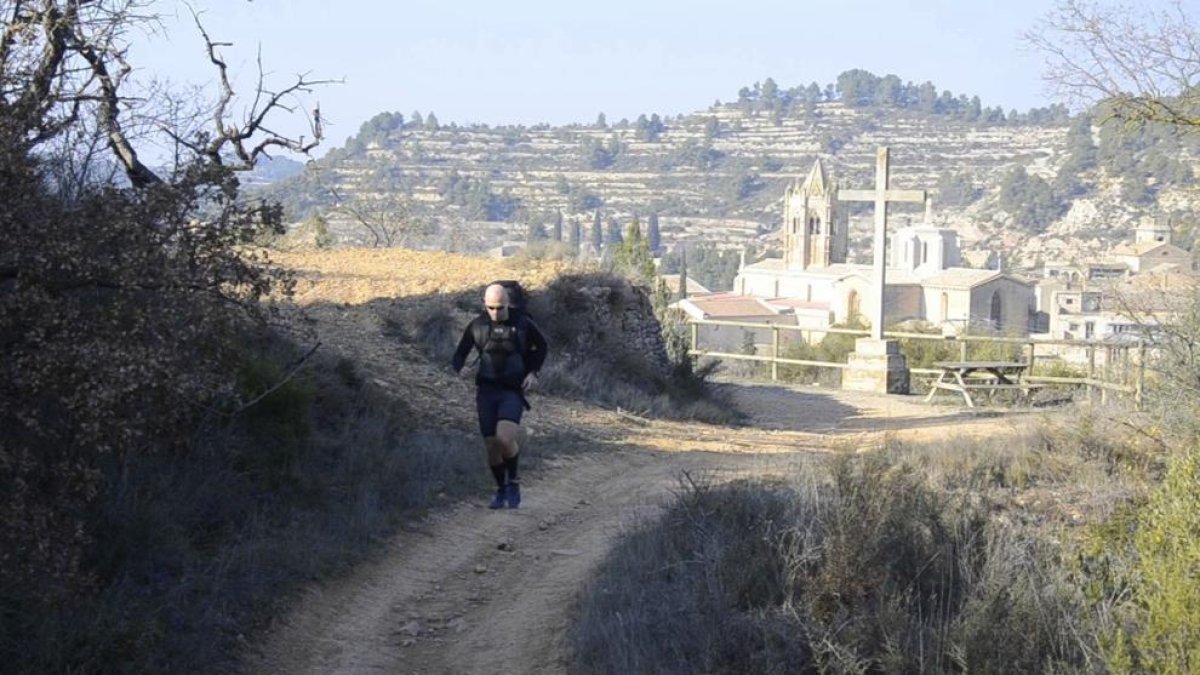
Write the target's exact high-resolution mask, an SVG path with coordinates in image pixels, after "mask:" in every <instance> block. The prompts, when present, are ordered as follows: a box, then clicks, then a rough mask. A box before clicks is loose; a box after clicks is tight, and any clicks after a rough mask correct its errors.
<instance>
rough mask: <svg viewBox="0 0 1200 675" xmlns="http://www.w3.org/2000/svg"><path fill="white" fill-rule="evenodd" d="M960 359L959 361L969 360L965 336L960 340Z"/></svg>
mask: <svg viewBox="0 0 1200 675" xmlns="http://www.w3.org/2000/svg"><path fill="white" fill-rule="evenodd" d="M958 360H959V361H966V360H967V341H966V339H965V338H964V339H961V340H959V342H958Z"/></svg>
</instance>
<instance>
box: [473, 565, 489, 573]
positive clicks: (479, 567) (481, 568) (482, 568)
mask: <svg viewBox="0 0 1200 675" xmlns="http://www.w3.org/2000/svg"><path fill="white" fill-rule="evenodd" d="M487 571H488V568H487V565H476V566H475V574H487Z"/></svg>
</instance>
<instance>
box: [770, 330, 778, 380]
mask: <svg viewBox="0 0 1200 675" xmlns="http://www.w3.org/2000/svg"><path fill="white" fill-rule="evenodd" d="M771 381H772V382H777V381H779V326H776V325H774V324H772V325H771Z"/></svg>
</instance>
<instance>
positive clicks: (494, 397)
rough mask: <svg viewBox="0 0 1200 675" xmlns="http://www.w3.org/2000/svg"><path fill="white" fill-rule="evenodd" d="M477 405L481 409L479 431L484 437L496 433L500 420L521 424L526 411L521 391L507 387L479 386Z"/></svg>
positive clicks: (476, 396)
mask: <svg viewBox="0 0 1200 675" xmlns="http://www.w3.org/2000/svg"><path fill="white" fill-rule="evenodd" d="M475 407H476V408H478V409H479V433H481V434H483V437H484V438H487V437H489V436H495V435H496V425H497V424H498V423H499V422H500V420H508V421H509V422H512V423H514V424H520V423H521V413H523V412H525V406H524V404H523V403H522V401H521V394H520V392H518V391H517V390H516V389H509V388H507V387H489V386H486V385H484V386H481V387H479V389H478V390H477V391H476V392H475Z"/></svg>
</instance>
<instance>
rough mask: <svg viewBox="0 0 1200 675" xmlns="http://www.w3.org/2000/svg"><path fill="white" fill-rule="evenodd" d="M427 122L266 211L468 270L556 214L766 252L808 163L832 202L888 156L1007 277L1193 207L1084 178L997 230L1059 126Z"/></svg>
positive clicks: (1172, 197)
mask: <svg viewBox="0 0 1200 675" xmlns="http://www.w3.org/2000/svg"><path fill="white" fill-rule="evenodd" d="M1010 115H1011V114H1010ZM430 117H431V116H430ZM430 122H431V120H429V119H428V118H426V119H425V120H421V119H420V118H419V117H417V118H408V119H406V118H405V116H403V115H399V114H389V113H384V114H381V115H379V116H377V117H376V118H375V119H374V120H372V121H371V122H368V123H367V124H364V125H363V128H362V129H361V130H360V132H359V134H358V135H357V136H356V137H354V138H351V139H348V141H347V143H346V145H345V146H343V147H341V148H336V149H334V150H332V151H331V152H329V154H328V155H326V156H325V157H324V158H322V159H321V160H318V161H315V162H312V163H310V164H309V166H308V167H307V168H306V170H305V171H304V172H303V173H302V174H300V175H298V176H294V177H292V178H290V179H288V180H285V181H282V182H279V183H275V184H274V185H273V186H271V187H269V188H268V194H270V195H272V196H274V197H277V198H280V199H282V200H283V201H284V203H285V205H286V206H287V207H288V208H289V211H290V215H291V217H292V218H293V219H294V220H296V221H300V220H303V219H306V218H311V217H313V216H314V215H320V216H321V217H322V218H324V219H325V220H326V221H328V223H329V225H330V229H331V230H332V232H333V233H334V235H335V238H336V239H337V240H339V241H342V242H346V243H355V242H357V243H364V242H365V243H371V242H370V241H369V239H368V238H367V236H366V229H365V228H364V227H363V224H364V223H374V224H375V225H376V226H379V227H391V228H393V229H394V230H395V231H396V232H399V233H400V234H401V236H399V237H397V239H399V240H401V241H402V242H403V243H405V244H407V245H415V246H419V247H428V248H441V249H449V250H459V251H464V252H478V251H483V250H486V249H489V248H493V247H496V246H498V245H500V244H502V243H504V242H524V241H526V239H527V238H528V232H529V229H530V227H531V224H540V225H541V226H542V227H543V228H545V229H546V231H547V232H552V230H553V223H554V221H555V220H556V219H557V218H558V217H559V216H558V214H560V213H561V214H562V218H563V231H564V234H563V238H564V239H566V238H567V237H568V236H569V231H570V229H571V228H572V227H573V223H575V222H577V223H579V227H580V230H581V235H582V239H583V241H585V242H586V241H588V239H589V236H590V233H591V228H592V224H593V220H594V219H596V218H597V214H599V218H600V219H601V220H602V221H603V223H604V227H608V222H609V221H610V220H612V221H615V222H616V223H619V225H620V227H621V229H624V228H625V226H626V224H627V223H628V222H629V221H630V220H631V219H632V218H633V217H635V216H636V217H639V218H640V219H641V222H642V223H643V224H644V223H645V221H646V217H647V215H648V214H650V213H655V214H657V215H658V218H659V223H660V228H661V232H662V238H663V243H664V245H665V246H668V247H670V246H674V245H676V244H678V243H679V242H710V243H712V244H715V245H716V246H718V247H721V248H732V249H740V248H742V247H744V246H746V245H747V244H756V245H757V248H758V250H760V251H761V250H763V249H764V248H769V247H770V245H771V239H770V236H769V233H770V232H771V231H772V230H774V229H776V228H777V227H778V225H779V222H780V219H781V202H782V195H783V191H784V188H785V187H786V186H787V185H788V184H789V183H791V182H793V181H796V180H797V179H800V178H802V177H803V176H804V175H805V174H807V172H808V170H809V168H810V167H811V166H812V163H813V161H814V160H815V159H817V158H820V159H821V160H822V162H823V163H824V164H825V166H826V167H827V169H828V171H829V173H830V174H831V176H832V177H833V178H834V179H836V180H837V181H839V183H840V184H841V185H843V186H847V187H868V186H870V185H871V184H872V181H873V177H872V171H873V167H874V156H875V151H876V148H877V147H879V146H881V145H887V146H889V147H890V148H891V152H892V158H893V170H892V171H893V173H892V183H893V185H894V186H896V187H901V188H925V189H931V190H933V191H934V198H933V205H934V220H935V222H936V223H938V224H941V225H944V226H949V227H953V228H955V229H957V230H958V231H959V233H960V236H962V238H963V248H964V250H967V251H970V250H973V249H974V250H988V251H994V252H996V253H998V254H1000V256H1001V257H1003V258H1004V259H1005V260H1006V261H1008V263H1009V264H1011V265H1013V266H1031V265H1033V264H1034V263H1035V262H1037V261H1038V260H1040V259H1042V258H1043V257H1045V256H1047V255H1049V256H1053V250H1054V249H1055V248H1056V247H1057V248H1059V249H1061V248H1062V247H1061V244H1062V242H1063V241H1064V240H1069V241H1070V242H1071V248H1072V250H1074V251H1077V252H1078V253H1081V254H1099V253H1103V252H1104V251H1105V250H1107V248H1109V247H1110V246H1112V245H1113V244H1115V243H1117V242H1119V241H1121V240H1123V239H1126V238H1128V236H1129V232H1130V229H1131V227H1132V226H1133V224H1134V223H1136V222H1137V220H1138V219H1139V218H1143V217H1146V216H1161V215H1162V214H1164V213H1171V212H1175V211H1180V210H1183V209H1186V208H1187V206H1188V204H1189V203H1190V197H1189V196H1188V195H1187V194H1186V193H1183V192H1181V191H1180V190H1179V189H1177V188H1173V187H1163V188H1160V189H1159V190H1158V191H1157V192H1156V193H1155V198H1154V200H1153V201H1152V202H1151V203H1144V204H1141V205H1134V204H1129V203H1126V202H1125V201H1123V200H1122V199H1121V198H1120V196H1119V195H1118V194H1117V193H1118V190H1117V188H1118V187H1119V179H1114V178H1111V177H1107V176H1106V174H1105V172H1104V171H1103V170H1101V169H1092V170H1091V171H1090V174H1089V177H1088V178H1087V181H1088V182H1089V183H1090V185H1091V186H1092V187H1091V189H1090V190H1089V191H1087V192H1086V193H1084V194H1081V195H1074V196H1073V197H1072V198H1071V199H1070V200H1069V201H1068V202H1067V206H1066V207H1064V208H1063V209H1062V213H1061V214H1059V215H1058V216H1055V217H1054V219H1053V220H1052V221H1050V222H1022V220H1021V219H1020V218H1019V217H1014V214H1011V213H1008V212H1006V211H1005V210H1004V208H1003V207H1002V205H1001V204H999V203H998V202H999V193H1000V189H1001V186H1002V184H1003V183H1004V181H1005V179H1006V177H1008V176H1009V175H1010V174H1011V173H1012V172H1013V170H1014V169H1015V168H1017V167H1020V168H1022V169H1024V170H1025V171H1026V172H1027V173H1028V174H1029V175H1030V176H1036V177H1040V178H1042V179H1044V180H1045V181H1046V182H1047V183H1050V182H1053V181H1054V180H1055V178H1056V176H1058V174H1059V173H1060V169H1061V168H1062V167H1063V166H1064V164H1065V163H1066V162H1068V161H1069V159H1070V152H1069V147H1068V140H1069V139H1068V127H1069V125H1068V122H1067V121H1066V117H1065V115H1058V116H1042V117H1037V118H1033V119H1030V118H1028V117H1023V116H1015V115H1011V116H1010V120H1009V121H1007V122H1000V123H997V122H995V121H993V122H990V123H984V122H979V121H977V122H967V121H964V120H962V119H959V118H956V117H952V116H945V115H943V116H935V115H928V114H921V113H919V112H917V111H914V110H905V109H903V108H880V107H852V106H847V105H845V104H844V103H842V102H840V101H827V102H822V103H817V104H812V105H808V106H806V107H805V108H804V109H799V108H797V109H793V110H792V111H791V112H789V113H788V114H785V115H779V114H772V113H771V112H770V111H767V110H761V109H756V108H755V107H754V106H748V105H744V104H737V103H727V104H720V103H717V104H714V105H713V106H711V107H710V108H709V109H707V110H704V111H700V112H695V113H691V114H685V115H679V116H676V117H667V118H664V119H659V118H658V116H657V115H655V116H653V117H652V118H651V119H650V120H649V121H647V120H646V119H645V117H644V116H643V117H642V118H640V119H639V120H638V121H637V122H636V123H634V122H628V121H626V120H622V121H620V122H617V123H608V122H605V121H604V120H603V119H598V120H597V121H596V122H594V123H592V124H584V125H571V126H565V127H551V126H549V125H540V126H534V127H495V128H493V127H487V126H486V125H474V126H471V127H460V126H457V125H448V126H442V125H438V124H437V123H436V121H433V122H432V123H430ZM948 182H957V184H959V185H968V186H969V189H970V190H972V191H973V192H974V194H973V196H972V197H971V198H970V199H966V200H964V199H961V198H959V199H955V200H950V199H943V198H942V194H941V190H939V186H944V185H946V184H947V183H948ZM892 213H893V214H895V217H896V218H897V219H898V222H900V223H903V222H905V221H906V220H917V219H920V218H922V217H923V215H922V213H921V211H920V209H919V208H918V207H916V206H911V207H910V206H901V207H896V208H894V210H893V211H892ZM869 220H870V214H869V207H862V208H860V209H859V211H858V212H857V213H853V212H852V220H851V222H852V235H851V236H852V239H851V255H852V256H862V255H865V252H866V250H867V242H868V238H869V236H870V226H869ZM535 226H536V225H535ZM375 243H379V242H378V241H376V242H375ZM392 243H399V242H392ZM1047 246H1049V248H1047Z"/></svg>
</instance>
